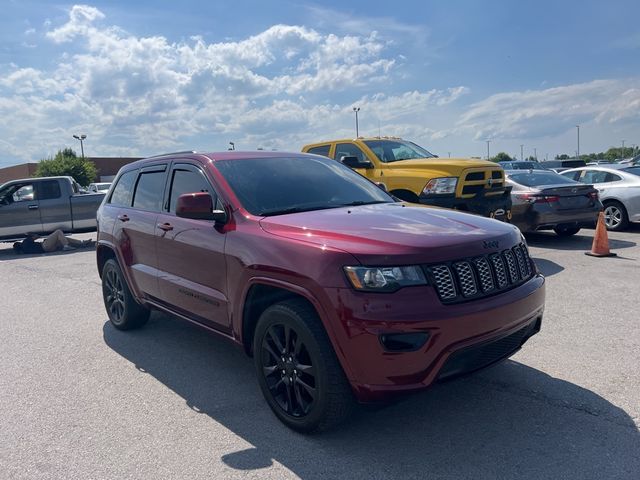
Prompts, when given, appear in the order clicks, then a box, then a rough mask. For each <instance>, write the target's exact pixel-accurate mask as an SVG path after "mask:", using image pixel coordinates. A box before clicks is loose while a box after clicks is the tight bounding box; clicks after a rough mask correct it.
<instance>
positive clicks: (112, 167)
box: [0, 157, 141, 185]
mask: <svg viewBox="0 0 640 480" xmlns="http://www.w3.org/2000/svg"><path fill="white" fill-rule="evenodd" d="M140 158H141V157H87V160H89V161H91V162H93V163H94V165H95V166H96V169H97V170H98V175H97V178H95V181H96V182H110V181H111V180H113V178H114V177H115V175H116V173H118V170H120V168H121V167H122V166H123V165H126V164H127V163H131V162H134V161H136V160H139V159H140ZM37 168H38V164H37V163H32V162H30V163H22V164H20V165H12V166H10V167H5V168H0V185H1V184H3V183H5V182H8V181H9V180H16V179H18V178H30V177H34V176H35V174H36V169H37Z"/></svg>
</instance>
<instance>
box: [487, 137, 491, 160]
mask: <svg viewBox="0 0 640 480" xmlns="http://www.w3.org/2000/svg"><path fill="white" fill-rule="evenodd" d="M490 143H491V140H487V160H489V159H490V158H491V155H489V144H490Z"/></svg>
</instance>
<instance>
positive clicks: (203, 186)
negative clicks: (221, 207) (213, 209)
mask: <svg viewBox="0 0 640 480" xmlns="http://www.w3.org/2000/svg"><path fill="white" fill-rule="evenodd" d="M195 192H210V193H213V192H212V191H211V187H209V182H207V180H206V179H205V177H204V175H203V174H202V172H200V171H199V170H196V169H193V170H192V169H188V170H186V169H185V170H183V169H181V168H180V167H178V168H176V169H174V171H173V175H172V178H171V192H170V194H169V211H170V212H172V213H175V211H176V203H177V202H178V197H179V196H180V195H184V194H185V193H195ZM215 203H216V201H215V195H213V204H214V205H215Z"/></svg>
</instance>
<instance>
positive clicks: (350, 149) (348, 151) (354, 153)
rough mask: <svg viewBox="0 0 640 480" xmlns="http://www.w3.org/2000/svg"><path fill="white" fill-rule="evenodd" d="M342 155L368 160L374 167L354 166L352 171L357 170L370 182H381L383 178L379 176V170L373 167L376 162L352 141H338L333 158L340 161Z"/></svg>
mask: <svg viewBox="0 0 640 480" xmlns="http://www.w3.org/2000/svg"><path fill="white" fill-rule="evenodd" d="M342 157H357V158H358V159H360V160H361V161H369V162H371V164H372V165H373V166H374V168H354V171H356V172H358V173H359V174H360V175H362V176H363V177H366V178H368V179H369V180H371V181H372V182H382V181H384V179H381V178H380V173H381V170H380V169H378V168H375V165H376V162H375V161H374V160H373V159H371V158H368V157H367V155H366V154H365V153H364V152H363V151H362V149H360V147H358V146H357V145H356V144H354V143H338V144H336V149H335V152H334V154H333V158H334V159H335V160H338V161H340V160H341V159H342Z"/></svg>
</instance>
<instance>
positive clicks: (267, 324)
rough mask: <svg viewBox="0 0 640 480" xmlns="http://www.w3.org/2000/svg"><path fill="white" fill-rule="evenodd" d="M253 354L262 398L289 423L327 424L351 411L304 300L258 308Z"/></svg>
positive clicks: (347, 389) (303, 428)
mask: <svg viewBox="0 0 640 480" xmlns="http://www.w3.org/2000/svg"><path fill="white" fill-rule="evenodd" d="M253 357H254V363H255V368H256V374H257V375H258V383H259V384H260V388H261V390H262V393H263V395H264V397H265V400H266V401H267V403H268V404H269V407H270V408H271V410H272V411H273V413H274V414H275V415H276V416H277V417H278V419H280V421H282V422H283V423H284V424H285V425H287V426H288V427H289V428H291V429H293V430H296V431H299V432H306V433H309V432H313V431H321V430H328V429H330V428H332V427H334V426H336V425H338V424H340V423H342V422H343V421H344V419H345V418H346V417H347V416H348V415H349V413H350V412H351V409H352V407H353V403H354V401H353V394H352V392H351V386H350V385H349V382H348V381H347V378H346V376H345V374H344V371H343V370H342V367H341V365H340V363H339V361H338V358H337V357H336V354H335V351H334V350H333V346H332V345H331V341H330V340H329V337H328V336H327V333H326V331H325V330H324V326H323V325H322V322H321V321H320V319H319V318H318V315H317V313H316V311H315V309H314V308H313V307H312V306H311V305H310V304H309V303H307V302H306V301H304V300H301V299H300V300H299V299H294V300H287V301H283V302H280V303H276V304H274V305H271V306H270V307H268V308H267V309H266V310H265V311H264V312H263V313H262V315H261V316H260V318H259V320H258V324H257V325H256V330H255V334H254V338H253Z"/></svg>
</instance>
